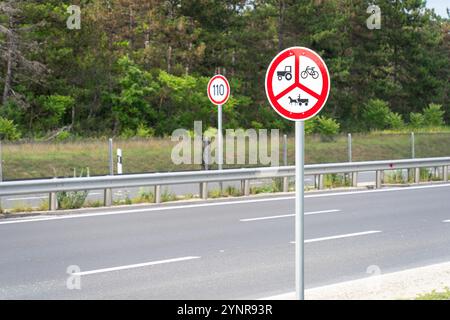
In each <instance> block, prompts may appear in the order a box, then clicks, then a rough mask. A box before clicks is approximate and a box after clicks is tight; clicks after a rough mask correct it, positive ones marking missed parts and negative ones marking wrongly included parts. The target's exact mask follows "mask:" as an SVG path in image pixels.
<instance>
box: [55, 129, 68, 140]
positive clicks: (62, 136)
mask: <svg viewBox="0 0 450 320" xmlns="http://www.w3.org/2000/svg"><path fill="white" fill-rule="evenodd" d="M69 138H70V132H69V131H63V132H61V133H59V134H58V135H57V136H56V141H59V142H61V141H66V140H68V139H69Z"/></svg>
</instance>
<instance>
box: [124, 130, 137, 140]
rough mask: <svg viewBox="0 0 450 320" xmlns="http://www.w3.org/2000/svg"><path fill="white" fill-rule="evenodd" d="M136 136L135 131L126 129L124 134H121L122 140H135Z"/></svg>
mask: <svg viewBox="0 0 450 320" xmlns="http://www.w3.org/2000/svg"><path fill="white" fill-rule="evenodd" d="M134 135H135V132H134V130H132V129H130V128H125V129H123V130H122V132H121V133H120V137H121V138H122V139H130V138H133V137H134Z"/></svg>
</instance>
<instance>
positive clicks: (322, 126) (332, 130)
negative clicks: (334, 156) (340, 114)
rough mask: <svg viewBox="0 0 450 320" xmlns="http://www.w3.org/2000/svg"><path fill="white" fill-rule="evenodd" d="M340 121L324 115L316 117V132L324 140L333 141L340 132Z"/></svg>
mask: <svg viewBox="0 0 450 320" xmlns="http://www.w3.org/2000/svg"><path fill="white" fill-rule="evenodd" d="M339 128H340V125H339V123H338V122H337V121H336V120H334V119H332V118H327V117H324V116H318V117H317V118H316V132H317V133H319V134H320V135H321V137H322V140H324V141H332V140H333V137H334V136H335V135H336V134H338V133H339Z"/></svg>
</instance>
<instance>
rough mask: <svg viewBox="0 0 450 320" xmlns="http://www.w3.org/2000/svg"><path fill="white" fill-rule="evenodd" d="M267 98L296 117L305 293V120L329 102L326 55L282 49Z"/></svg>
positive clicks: (298, 245)
mask: <svg viewBox="0 0 450 320" xmlns="http://www.w3.org/2000/svg"><path fill="white" fill-rule="evenodd" d="M265 89H266V95H267V99H268V100H269V102H270V105H271V106H272V108H273V109H274V110H275V111H276V112H277V113H278V114H279V115H280V116H282V117H283V118H286V119H288V120H292V121H295V144H296V146H295V291H296V296H297V299H299V300H303V299H304V297H305V295H304V291H305V282H304V274H305V266H304V241H305V237H304V164H305V157H304V153H305V152H304V147H305V125H304V121H305V120H308V119H311V118H312V117H314V116H315V115H316V114H317V113H319V112H320V110H321V109H322V108H323V106H324V105H325V103H326V101H327V99H328V95H329V93H330V75H329V73H328V68H327V66H326V64H325V62H324V61H323V60H322V58H321V57H320V56H319V55H318V54H317V53H315V52H314V51H312V50H310V49H308V48H304V47H291V48H288V49H285V50H283V51H281V52H280V53H278V54H277V55H276V56H275V58H274V59H273V60H272V62H271V63H270V65H269V67H268V69H267V73H266V79H265Z"/></svg>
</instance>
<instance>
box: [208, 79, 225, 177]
mask: <svg viewBox="0 0 450 320" xmlns="http://www.w3.org/2000/svg"><path fill="white" fill-rule="evenodd" d="M207 92H208V98H209V100H210V101H211V103H212V104H215V105H217V156H216V159H217V165H218V168H219V170H222V166H223V134H222V106H223V105H224V104H225V103H226V102H227V101H228V98H229V97H230V83H229V82H228V80H227V78H225V77H224V76H223V75H221V74H216V75H215V76H214V77H212V78H211V79H210V80H209V82H208V88H207Z"/></svg>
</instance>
